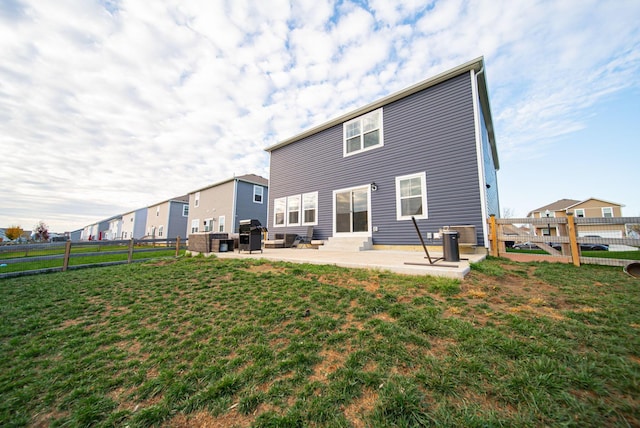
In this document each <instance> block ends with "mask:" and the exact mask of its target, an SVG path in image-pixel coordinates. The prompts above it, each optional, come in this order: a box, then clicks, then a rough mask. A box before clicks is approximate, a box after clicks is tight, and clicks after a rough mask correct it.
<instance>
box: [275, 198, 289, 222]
mask: <svg viewBox="0 0 640 428" xmlns="http://www.w3.org/2000/svg"><path fill="white" fill-rule="evenodd" d="M286 210H287V198H278V199H274V200H273V226H274V227H277V226H286V222H285V215H286Z"/></svg>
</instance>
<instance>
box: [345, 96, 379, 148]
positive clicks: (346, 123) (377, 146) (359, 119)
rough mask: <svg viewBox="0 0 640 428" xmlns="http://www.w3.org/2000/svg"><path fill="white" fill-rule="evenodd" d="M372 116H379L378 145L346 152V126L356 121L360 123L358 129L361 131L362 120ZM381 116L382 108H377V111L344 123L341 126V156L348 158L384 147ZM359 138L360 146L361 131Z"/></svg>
mask: <svg viewBox="0 0 640 428" xmlns="http://www.w3.org/2000/svg"><path fill="white" fill-rule="evenodd" d="M374 114H380V126H379V127H378V130H379V131H380V142H379V143H378V144H376V145H375V146H371V147H366V148H365V147H363V148H361V149H360V150H355V151H353V152H347V125H348V124H350V123H353V122H356V121H360V122H361V125H360V129H361V130H362V129H363V127H362V120H363V119H364V118H366V117H367V116H371V115H374ZM383 123H384V121H383V116H382V108H379V109H377V110H374V111H370V112H369V113H366V114H363V115H362V116H359V117H356V118H355V119H351V120H349V121H347V122H344V123H343V124H342V156H343V157H348V156H353V155H356V154H358V153H364V152H368V151H369V150H375V149H377V148H379V147H382V146H384V132H383ZM360 138H361V143H362V145H364V142H363V141H362V131H361V132H360Z"/></svg>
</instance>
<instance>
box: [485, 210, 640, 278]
mask: <svg viewBox="0 0 640 428" xmlns="http://www.w3.org/2000/svg"><path fill="white" fill-rule="evenodd" d="M488 223H489V230H490V236H489V240H490V253H491V255H494V256H499V257H507V258H510V259H512V260H517V261H535V260H537V261H545V260H546V261H555V262H566V263H573V264H575V265H577V266H579V265H580V264H582V263H585V264H586V263H589V264H600V265H609V266H627V265H628V264H630V263H634V262H637V261H639V260H640V217H612V218H611V217H606V218H604V217H603V218H593V217H589V218H588V217H575V216H574V215H573V214H571V213H569V214H567V216H566V217H557V218H556V217H549V218H547V217H542V218H506V219H505V218H495V217H493V216H492V217H490V218H489V219H488Z"/></svg>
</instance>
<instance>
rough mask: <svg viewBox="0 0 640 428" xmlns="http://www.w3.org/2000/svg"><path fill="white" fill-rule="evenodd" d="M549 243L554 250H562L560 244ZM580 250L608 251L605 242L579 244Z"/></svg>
mask: <svg viewBox="0 0 640 428" xmlns="http://www.w3.org/2000/svg"><path fill="white" fill-rule="evenodd" d="M549 245H550V246H551V248H553V249H554V250H558V251H560V250H562V244H556V243H551V244H549ZM580 251H609V246H608V245H606V244H580Z"/></svg>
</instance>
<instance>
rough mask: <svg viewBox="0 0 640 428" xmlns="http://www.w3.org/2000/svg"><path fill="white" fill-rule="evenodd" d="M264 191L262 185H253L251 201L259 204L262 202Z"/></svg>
mask: <svg viewBox="0 0 640 428" xmlns="http://www.w3.org/2000/svg"><path fill="white" fill-rule="evenodd" d="M263 193H264V187H262V186H256V185H254V186H253V202H255V203H256V204H261V203H262V197H263V196H264V195H263Z"/></svg>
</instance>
